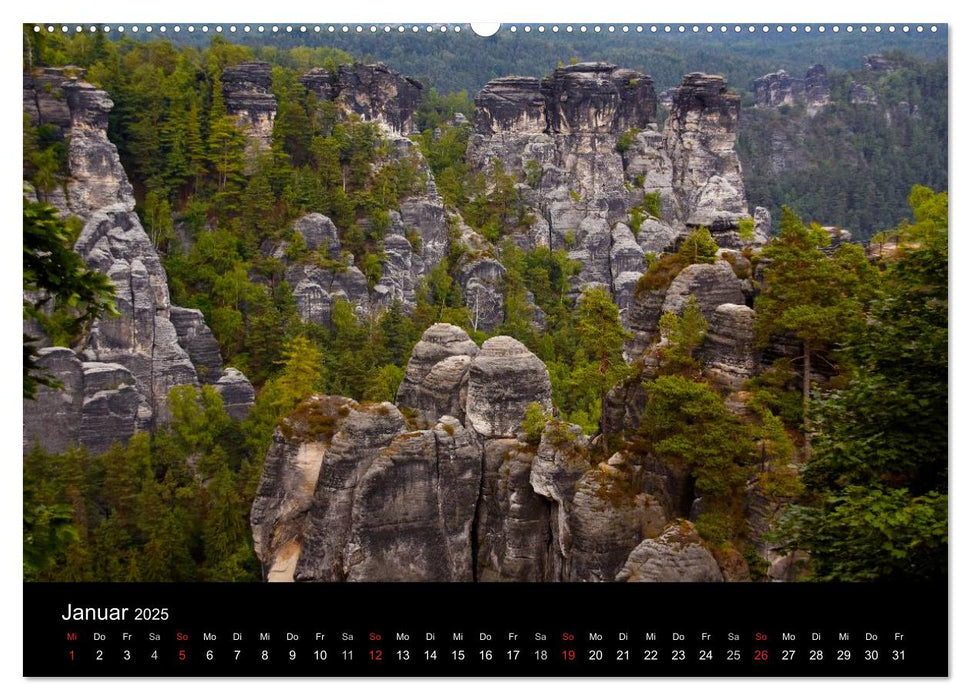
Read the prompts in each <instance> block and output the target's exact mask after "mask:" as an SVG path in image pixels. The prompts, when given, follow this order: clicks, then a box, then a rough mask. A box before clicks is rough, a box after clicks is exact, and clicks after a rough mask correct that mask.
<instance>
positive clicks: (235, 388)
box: [213, 367, 256, 420]
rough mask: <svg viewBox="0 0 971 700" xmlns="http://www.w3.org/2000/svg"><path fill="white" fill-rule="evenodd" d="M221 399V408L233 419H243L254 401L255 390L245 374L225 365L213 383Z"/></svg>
mask: <svg viewBox="0 0 971 700" xmlns="http://www.w3.org/2000/svg"><path fill="white" fill-rule="evenodd" d="M213 388H214V389H215V390H216V391H217V392H219V395H220V396H221V397H222V400H223V408H225V409H226V413H228V414H229V416H230V418H232V419H233V420H243V419H244V418H246V417H247V416H248V415H249V412H250V409H252V408H253V404H254V403H255V402H256V391H255V390H254V389H253V385H252V384H250V381H249V379H247V378H246V375H245V374H243V373H242V372H240V371H239V370H238V369H236V368H235V367H227V368H226V369H224V370H223V373H222V376H221V377H219V379H218V381H216V383H215V384H214V385H213Z"/></svg>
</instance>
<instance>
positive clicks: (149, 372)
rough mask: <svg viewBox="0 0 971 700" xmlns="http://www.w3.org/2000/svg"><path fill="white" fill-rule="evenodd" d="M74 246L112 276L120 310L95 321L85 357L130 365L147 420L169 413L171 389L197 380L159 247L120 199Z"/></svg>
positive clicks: (91, 263) (92, 222) (94, 219)
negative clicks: (175, 319) (172, 303)
mask: <svg viewBox="0 0 971 700" xmlns="http://www.w3.org/2000/svg"><path fill="white" fill-rule="evenodd" d="M75 249H76V250H77V251H78V253H80V254H81V256H82V257H83V258H84V259H85V261H86V262H87V263H88V265H89V266H90V267H91V268H92V269H95V270H98V271H99V272H103V273H104V274H106V275H107V276H108V277H109V278H110V279H111V281H112V283H113V284H114V285H115V297H116V298H115V303H116V305H117V307H118V310H119V312H120V315H119V316H117V317H114V318H102V319H99V320H98V321H96V322H95V323H94V324H93V325H92V328H91V332H90V337H89V339H88V342H87V343H86V346H85V348H84V356H85V358H86V359H88V360H91V361H97V362H114V363H118V364H120V365H123V366H125V367H127V368H128V370H129V371H130V372H131V373H132V375H133V376H134V377H135V383H136V386H137V388H138V391H139V393H140V394H141V395H142V396H143V397H144V399H145V402H146V404H147V409H148V416H147V417H146V418H147V420H146V423H147V426H150V425H153V424H154V422H155V421H156V420H159V419H161V420H165V419H167V417H168V413H167V408H166V401H167V397H168V392H169V390H170V389H171V388H172V387H174V386H176V385H179V384H193V385H196V386H198V383H199V382H198V379H197V371H196V368H195V367H194V366H193V365H192V361H191V360H190V358H189V354H188V353H187V352H186V351H185V349H184V348H183V347H182V346H181V345H179V337H178V333H177V331H176V328H175V326H174V325H173V324H172V321H171V319H170V304H169V294H168V286H167V284H166V277H165V270H164V269H163V268H162V263H161V261H160V260H159V258H158V254H157V253H156V252H155V248H154V247H153V246H152V244H151V242H150V241H149V239H148V236H147V235H146V234H145V231H144V230H143V229H142V227H141V224H140V223H139V221H138V217H137V216H136V215H135V213H134V212H132V211H130V210H128V209H126V208H125V207H124V206H123V205H121V206H115V207H109V208H106V209H102V210H101V211H99V212H97V213H96V214H94V215H93V216H91V217H90V218H89V219H88V222H87V223H86V224H85V226H84V229H83V230H82V231H81V235H80V237H79V238H78V241H77V243H76V244H75ZM219 369H221V367H220V368H219ZM147 426H146V427H147Z"/></svg>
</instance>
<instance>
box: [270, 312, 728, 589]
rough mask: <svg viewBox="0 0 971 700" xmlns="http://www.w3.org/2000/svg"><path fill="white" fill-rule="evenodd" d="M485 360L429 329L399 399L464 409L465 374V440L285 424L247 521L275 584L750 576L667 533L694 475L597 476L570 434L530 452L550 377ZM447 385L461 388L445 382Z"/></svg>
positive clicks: (524, 355)
mask: <svg viewBox="0 0 971 700" xmlns="http://www.w3.org/2000/svg"><path fill="white" fill-rule="evenodd" d="M494 341H496V342H494ZM473 348H475V346H474V344H473V343H471V341H470V340H469V339H468V336H467V335H465V334H464V333H463V332H462V331H461V330H460V329H458V328H456V327H454V326H448V325H445V324H438V325H436V326H433V327H432V328H431V329H429V331H428V332H426V334H425V336H424V337H423V339H422V341H421V342H420V343H419V344H418V345H417V346H416V348H415V354H414V356H413V357H412V361H411V362H410V363H409V366H408V374H407V384H406V385H403V390H402V394H403V395H404V396H405V397H410V399H412V400H413V399H414V398H415V397H419V396H421V394H422V391H424V390H427V389H428V388H429V387H436V388H437V389H438V390H440V391H441V392H442V395H441V396H439V397H437V400H438V401H439V402H440V403H442V404H448V405H455V404H456V403H457V399H456V396H457V395H461V393H462V391H463V389H462V387H461V385H460V383H459V382H456V381H454V378H455V377H458V376H462V374H463V373H466V372H467V373H468V375H469V376H468V384H469V385H468V389H467V394H468V395H467V399H466V400H465V407H466V410H465V413H466V423H465V425H463V424H462V423H461V422H460V421H459V419H458V418H456V417H454V416H450V415H441V416H440V417H436V418H434V419H430V420H426V421H425V422H426V424H427V425H430V426H433V427H430V428H429V429H424V430H409V428H408V427H407V425H406V421H405V419H404V417H403V416H402V413H401V412H400V411H399V410H398V409H397V407H395V406H394V405H392V404H389V403H383V404H376V405H360V404H358V403H356V402H354V401H352V400H350V399H344V398H341V397H312V398H311V399H309V400H308V401H306V402H304V404H302V405H301V406H300V407H298V409H297V410H296V411H295V412H294V414H293V415H292V416H290V417H289V418H287V419H286V420H285V421H283V423H282V425H281V426H280V428H279V429H278V430H277V432H276V434H275V436H274V444H273V446H272V447H271V449H270V451H269V453H268V455H267V459H266V463H265V465H264V470H263V475H262V478H261V482H260V486H259V490H258V493H257V499H256V501H255V502H254V504H253V509H252V514H251V524H252V527H253V539H254V543H255V546H256V552H257V555H258V557H259V558H260V560H261V562H262V563H263V570H264V576H265V578H266V579H267V580H270V581H294V580H296V581H613V580H615V579H617V580H631V581H638V580H686V581H721V580H723V579H724V578H725V574H723V573H722V572H723V571H728V572H729V573H730V575H731V577H732V580H735V579H744V578H745V577H746V576H747V568H745V566H744V561H743V560H740V559H739V558H738V557H737V556H736V557H734V558H731V557H729V558H727V559H726V561H725V562H724V565H720V564H719V563H717V562H715V561H714V560H713V559H711V555H710V554H708V553H707V551H706V550H705V549H704V548H703V547H702V546H701V540H700V538H699V537H698V535H697V534H696V533H695V532H694V530H693V528H692V527H691V525H690V523H678V522H677V521H676V522H675V525H673V526H672V525H671V519H672V518H677V517H683V516H684V515H686V514H687V513H688V512H689V511H690V509H691V504H692V502H693V501H694V500H695V494H694V491H693V480H692V479H690V477H689V475H688V474H686V473H684V471H683V470H678V469H674V468H672V467H671V466H669V465H664V464H660V463H655V462H651V461H644V460H643V459H641V458H638V459H637V460H634V461H629V456H628V455H625V454H624V453H623V452H620V453H617V454H614V455H613V456H612V457H611V458H610V459H609V460H608V461H607V462H606V463H600V464H599V465H597V464H596V463H595V460H594V450H595V449H599V446H597V447H593V446H592V444H591V440H590V438H588V437H587V436H585V435H584V434H583V431H582V430H581V429H580V427H579V426H575V425H570V424H567V423H563V422H561V421H558V420H550V421H549V422H548V423H547V425H546V427H545V429H544V430H543V433H542V436H541V439H540V441H539V444H538V445H534V444H527V443H525V442H523V439H525V436H518V437H517V436H516V435H515V433H516V432H518V431H519V428H520V426H519V423H520V422H521V421H522V413H523V412H524V410H525V406H526V405H527V404H528V403H529V402H530V401H537V402H538V403H540V405H542V406H544V407H545V408H546V410H549V408H550V406H549V385H548V377H547V376H546V374H545V368H542V363H541V362H539V360H538V359H536V358H535V356H532V355H531V354H529V353H528V351H526V350H525V348H523V347H522V346H521V345H520V344H518V343H517V342H516V341H512V339H509V338H504V337H502V336H499V337H497V338H493V339H490V340H489V341H486V343H485V344H484V346H483V347H482V349H481V350H478V352H476V350H474V349H473ZM537 363H538V364H537ZM540 368H542V371H540ZM438 373H441V374H443V375H448V376H451V377H452V378H453V381H450V382H448V383H441V384H440V383H438V382H437V381H434V377H435V376H436V374H438ZM449 391H451V392H452V394H453V396H452V397H451V398H449V397H447V396H445V394H447V393H448V392H449ZM399 398H400V396H399ZM458 403H461V402H458ZM500 407H505V409H504V410H505V411H506V412H507V413H508V416H505V415H503V414H502V411H503V409H501V408H500ZM434 413H435V411H432V412H429V413H426V414H425V415H434ZM510 416H512V417H514V418H510ZM593 444H594V445H595V444H596V443H595V442H594V443H593ZM638 460H639V461H638ZM625 562H626V563H625ZM739 562H741V564H739ZM719 566H722V568H721V569H720V568H719Z"/></svg>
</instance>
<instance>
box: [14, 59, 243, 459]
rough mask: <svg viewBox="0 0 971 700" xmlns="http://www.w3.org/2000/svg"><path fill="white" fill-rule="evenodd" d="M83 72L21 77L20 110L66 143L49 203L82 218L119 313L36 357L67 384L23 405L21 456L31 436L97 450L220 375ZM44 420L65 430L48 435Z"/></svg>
mask: <svg viewBox="0 0 971 700" xmlns="http://www.w3.org/2000/svg"><path fill="white" fill-rule="evenodd" d="M82 73H83V72H82V71H80V70H79V69H71V68H67V69H44V70H43V71H42V72H39V73H37V74H35V75H31V76H25V78H24V111H25V112H26V113H27V114H28V115H29V118H31V119H32V120H34V123H39V124H51V125H53V126H55V127H56V128H57V129H58V130H59V132H60V134H61V135H62V136H63V138H65V139H66V140H67V141H68V154H69V156H68V169H69V175H70V177H69V179H68V181H67V184H66V186H65V188H64V191H63V193H61V194H58V195H56V196H53V197H47V199H48V201H50V202H51V203H52V204H54V205H55V206H57V207H58V208H59V209H60V210H61V212H62V213H64V214H65V215H66V214H74V215H76V216H79V217H81V218H82V219H83V220H84V227H83V229H82V230H81V234H80V235H79V237H78V240H77V242H76V243H75V246H74V247H75V250H76V251H77V252H78V254H80V255H81V257H82V258H83V259H84V261H85V262H86V263H87V264H88V266H89V267H91V268H92V269H94V270H97V271H99V272H102V273H104V274H105V275H107V276H108V278H109V279H110V280H111V282H112V283H113V284H114V286H115V300H114V301H115V306H116V307H117V309H118V311H119V315H118V316H114V317H104V318H101V319H99V320H97V321H95V322H94V323H93V324H92V326H91V328H90V330H89V331H88V332H87V333H86V334H85V336H84V337H82V338H81V339H80V340H79V341H78V343H77V345H76V346H75V347H74V348H73V349H67V348H60V349H51V350H49V351H47V352H46V353H45V351H42V357H46V358H47V360H49V361H50V362H51V363H53V364H52V368H53V370H54V372H55V374H56V375H57V376H60V375H62V374H63V375H64V377H65V379H66V380H67V381H64V386H65V389H64V391H63V392H56V391H55V392H51V391H49V390H47V389H42V391H41V392H39V395H38V400H37V402H31V401H25V402H24V415H25V420H24V449H25V450H26V449H28V448H29V447H30V445H31V444H32V443H33V442H34V440H35V439H36V440H37V441H38V442H39V443H40V445H41V446H42V447H44V448H45V449H48V450H52V451H61V450H63V449H65V448H66V447H68V446H71V445H75V444H81V445H84V446H85V447H87V448H88V449H89V450H91V451H93V452H96V453H97V452H103V451H104V450H106V449H107V448H108V447H109V446H110V444H111V443H112V442H114V441H116V440H118V441H121V442H126V441H127V440H128V439H129V438H130V437H131V436H132V435H133V434H134V433H135V432H136V431H138V430H148V429H151V428H152V427H154V426H155V425H157V424H158V423H159V422H161V421H165V420H167V419H168V417H169V415H168V408H167V398H168V392H169V390H170V389H171V388H172V387H174V386H177V385H180V384H190V385H193V386H199V384H200V382H202V383H208V384H211V383H215V382H216V381H217V380H219V378H220V375H221V374H222V359H221V357H220V354H219V347H218V345H217V343H216V341H215V338H213V335H212V332H211V331H210V330H209V328H208V327H207V326H206V324H205V322H204V320H203V317H202V314H201V313H200V312H198V311H195V310H192V309H182V308H179V307H174V306H172V305H171V303H170V300H169V290H168V284H167V279H166V275H165V270H164V269H163V267H162V263H161V260H160V259H159V256H158V253H157V252H156V250H155V248H154V246H153V245H152V242H151V240H150V239H149V237H148V235H147V234H146V233H145V231H144V229H143V228H142V225H141V222H140V221H139V220H138V216H137V215H136V214H135V212H134V206H135V199H134V196H133V191H132V187H131V184H130V183H129V181H128V178H127V176H126V175H125V171H124V169H123V168H122V166H121V162H120V160H119V159H118V150H117V149H116V148H115V146H114V144H112V143H111V142H110V141H109V140H108V137H107V134H106V129H107V125H108V113H109V111H110V110H111V108H112V106H113V105H112V102H111V100H110V99H109V98H108V95H107V94H106V93H105V92H104V91H102V90H98V89H96V88H95V87H93V86H92V85H89V84H88V83H85V82H83V81H81V80H80V75H81V74H82ZM41 195H42V197H43V193H41ZM48 355H49V357H48ZM72 355H73V356H74V359H73V360H72V359H71V357H70V356H72ZM82 363H83V364H82ZM79 372H80V374H79ZM243 380H245V377H244V378H243ZM247 384H248V382H247ZM250 391H252V387H250ZM59 393H61V394H63V396H61V397H58V396H57V394H59ZM68 407H70V408H68ZM48 416H50V419H53V420H56V421H61V422H62V423H63V425H62V426H61V427H62V428H63V429H61V430H57V431H51V430H49V429H47V428H46V427H45V426H47V425H48V420H49V418H48ZM68 424H70V425H68Z"/></svg>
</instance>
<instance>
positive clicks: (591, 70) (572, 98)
mask: <svg viewBox="0 0 971 700" xmlns="http://www.w3.org/2000/svg"><path fill="white" fill-rule="evenodd" d="M541 90H542V93H543V99H544V102H545V106H546V115H547V125H548V128H549V130H550V131H551V132H552V133H557V134H571V133H584V132H593V133H608V134H620V133H622V132H624V131H627V130H628V129H641V128H643V127H644V126H645V125H646V124H648V123H650V122H653V121H654V115H655V112H656V110H657V98H656V96H655V94H654V83H653V81H652V80H651V78H650V76H647V75H644V74H643V73H638V72H637V71H632V70H624V69H618V68H617V66H614V65H611V64H609V63H579V64H576V65H572V66H567V67H565V68H559V69H557V70H556V71H554V72H553V74H552V75H550V76H549V77H547V78H546V79H545V80H543V83H542V86H541Z"/></svg>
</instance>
